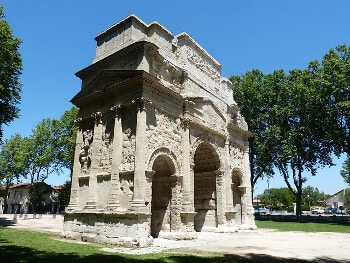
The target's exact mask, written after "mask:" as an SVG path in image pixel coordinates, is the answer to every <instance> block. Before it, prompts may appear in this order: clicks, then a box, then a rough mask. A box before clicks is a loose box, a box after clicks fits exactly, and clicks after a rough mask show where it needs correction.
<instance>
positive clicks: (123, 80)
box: [63, 15, 255, 247]
mask: <svg viewBox="0 0 350 263" xmlns="http://www.w3.org/2000/svg"><path fill="white" fill-rule="evenodd" d="M95 39H96V41H97V48H96V56H95V58H94V60H93V63H92V64H91V65H90V66H88V67H86V68H84V69H82V70H81V71H79V72H78V73H76V75H77V76H78V77H79V78H80V79H81V80H82V87H81V90H80V92H79V93H78V94H77V95H76V96H75V97H74V98H73V99H72V102H73V103H74V104H75V105H76V106H77V107H79V109H80V111H79V118H78V119H77V124H78V126H79V130H78V135H77V141H76V150H75V159H74V171H73V178H72V190H71V199H70V204H69V206H68V208H67V209H66V214H65V222H64V232H63V235H64V236H65V237H67V238H74V239H79V240H80V239H81V240H86V241H92V242H103V243H111V244H117V245H126V246H138V247H144V246H148V245H150V244H151V243H152V240H153V238H157V237H164V238H182V239H191V238H196V232H198V231H216V232H235V231H237V230H238V229H251V228H255V223H254V217H253V207H252V205H251V199H252V198H251V184H250V172H249V158H248V138H249V137H250V136H251V133H250V132H249V131H248V127H247V124H246V122H245V121H244V118H243V117H242V116H241V114H240V111H239V108H238V106H237V104H236V103H235V101H234V99H233V92H232V86H231V83H230V81H229V80H227V79H226V78H224V77H222V76H221V74H220V72H221V66H220V64H219V63H218V62H217V61H216V60H215V59H214V58H213V57H212V56H211V55H209V54H208V53H207V52H206V51H205V50H204V49H203V48H202V47H201V46H200V45H199V44H198V43H197V42H195V41H194V40H193V39H192V38H191V37H190V36H189V35H188V34H186V33H181V34H179V35H176V36H174V35H172V34H171V33H170V32H169V31H168V30H167V29H165V28H164V27H163V26H161V25H160V24H158V23H157V22H153V23H151V24H145V23H144V22H143V21H141V20H140V19H139V18H137V17H136V16H134V15H131V16H129V17H127V18H125V19H124V20H122V21H120V22H119V23H117V24H115V25H113V26H112V27H110V28H108V29H106V30H105V31H104V32H102V33H101V34H99V35H98V36H97V37H96V38H95Z"/></svg>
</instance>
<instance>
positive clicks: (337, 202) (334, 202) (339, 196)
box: [325, 189, 345, 209]
mask: <svg viewBox="0 0 350 263" xmlns="http://www.w3.org/2000/svg"><path fill="white" fill-rule="evenodd" d="M344 194H345V189H343V190H340V191H339V192H336V193H335V194H333V195H331V196H330V197H329V198H327V199H326V200H325V204H326V206H327V207H332V208H335V209H338V208H339V207H340V206H344V203H343V201H342V200H343V197H344Z"/></svg>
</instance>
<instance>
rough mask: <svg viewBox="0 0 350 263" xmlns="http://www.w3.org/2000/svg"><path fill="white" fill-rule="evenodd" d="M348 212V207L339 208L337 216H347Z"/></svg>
mask: <svg viewBox="0 0 350 263" xmlns="http://www.w3.org/2000/svg"><path fill="white" fill-rule="evenodd" d="M347 211H348V210H347V209H346V207H343V206H339V207H338V209H336V213H337V214H346V212H347Z"/></svg>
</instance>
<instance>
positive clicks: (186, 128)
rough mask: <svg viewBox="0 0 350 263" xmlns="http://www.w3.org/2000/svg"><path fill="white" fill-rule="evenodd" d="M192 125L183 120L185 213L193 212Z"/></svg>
mask: <svg viewBox="0 0 350 263" xmlns="http://www.w3.org/2000/svg"><path fill="white" fill-rule="evenodd" d="M190 123H191V120H190V119H188V118H182V119H181V124H182V129H183V131H182V189H183V212H193V211H194V207H193V202H191V194H193V191H191V166H190Z"/></svg>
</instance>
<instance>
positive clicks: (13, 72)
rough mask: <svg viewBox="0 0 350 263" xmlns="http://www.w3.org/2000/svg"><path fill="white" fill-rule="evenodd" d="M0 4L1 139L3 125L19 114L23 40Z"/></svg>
mask: <svg viewBox="0 0 350 263" xmlns="http://www.w3.org/2000/svg"><path fill="white" fill-rule="evenodd" d="M4 18H5V14H4V13H3V7H2V6H1V5H0V141H1V139H2V134H3V125H8V124H9V123H10V122H11V121H12V120H13V119H15V118H17V117H18V116H19V108H18V106H17V105H18V104H19V103H20V100H21V92H22V88H21V83H20V80H19V77H20V75H21V73H22V59H21V55H20V53H19V47H20V44H21V40H20V39H19V38H17V37H15V36H13V34H12V30H11V28H10V26H9V24H8V23H7V21H6V20H5V19H4Z"/></svg>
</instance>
